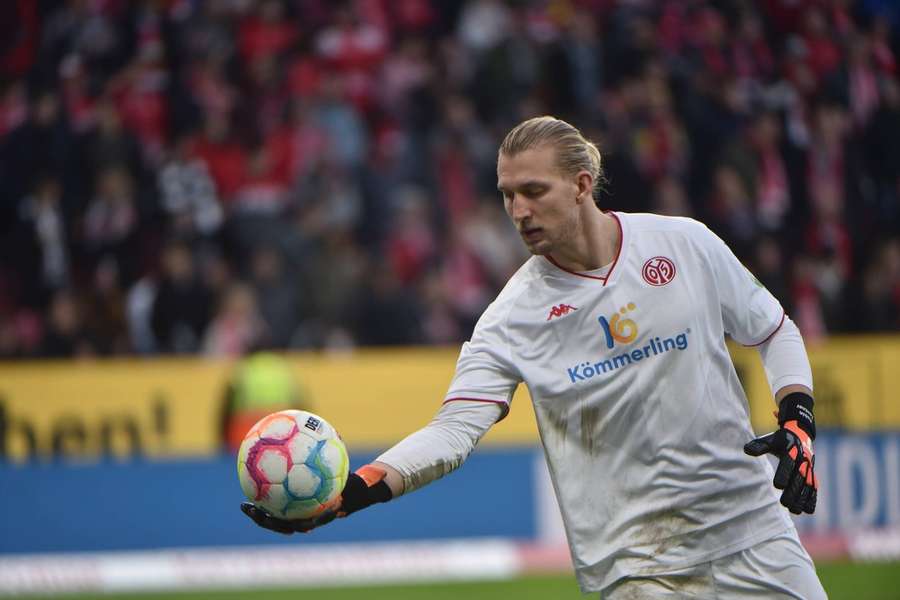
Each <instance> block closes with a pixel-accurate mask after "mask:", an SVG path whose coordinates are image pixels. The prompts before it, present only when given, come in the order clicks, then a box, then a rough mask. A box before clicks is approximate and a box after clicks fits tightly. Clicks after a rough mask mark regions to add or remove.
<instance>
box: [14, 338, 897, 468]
mask: <svg viewBox="0 0 900 600" xmlns="http://www.w3.org/2000/svg"><path fill="white" fill-rule="evenodd" d="M457 353H458V349H456V348H453V349H430V348H414V349H402V350H379V351H374V350H372V351H359V352H353V353H348V354H314V353H308V354H292V355H289V356H288V359H289V362H290V364H291V366H292V368H293V369H294V371H295V374H296V377H297V380H298V381H299V382H300V383H301V385H302V386H303V387H304V388H305V391H306V395H307V396H308V397H309V399H310V401H311V403H312V404H311V407H310V408H311V409H312V410H313V411H314V412H317V413H319V414H321V415H322V416H324V417H325V418H327V419H328V420H329V421H331V422H332V423H334V424H335V425H336V426H337V427H338V429H339V430H340V432H341V435H342V436H343V438H344V439H345V441H346V442H347V444H348V446H350V448H351V450H352V449H354V448H367V449H373V450H378V449H381V448H386V447H387V446H388V445H390V444H391V443H393V442H395V441H397V440H399V439H400V438H402V437H403V436H404V435H406V434H408V433H410V432H412V431H414V430H416V429H418V428H419V427H421V426H423V425H424V424H426V423H427V422H428V421H429V419H431V417H432V416H433V415H434V413H435V411H436V410H437V408H438V406H439V405H440V402H441V400H442V398H443V396H444V393H445V391H446V389H447V385H448V383H449V381H450V378H451V376H452V374H453V368H454V366H455V363H456V357H457ZM732 354H733V356H734V360H735V366H736V368H737V370H738V374H739V376H740V378H741V381H742V382H743V384H744V388H745V389H746V390H747V393H748V396H749V397H750V401H751V418H752V420H753V423H754V426H755V427H756V429H757V430H758V431H765V430H768V429H771V428H772V426H773V424H774V418H773V417H772V410H773V409H774V404H773V403H772V399H771V394H770V391H769V388H768V383H767V381H766V378H765V374H764V372H763V369H762V366H761V364H760V361H759V357H758V354H757V353H756V351H755V350H753V349H749V348H738V347H734V348H733V349H732ZM809 354H810V361H811V363H812V367H813V373H814V379H815V386H816V390H815V392H816V393H815V395H816V416H817V419H818V422H819V423H820V424H821V426H838V427H847V428H851V429H871V428H889V429H900V402H898V401H897V396H896V394H897V390H900V338H897V337H866V338H838V339H834V340H831V341H829V343H828V344H827V345H822V346H818V347H811V348H809ZM232 368H233V364H231V363H229V362H227V361H212V360H207V359H202V358H180V359H154V360H141V359H124V360H110V361H95V362H30V363H18V362H16V363H5V364H0V459H2V458H3V457H4V456H5V457H10V458H13V459H15V460H20V459H23V458H26V457H35V456H37V457H50V456H57V457H59V456H65V457H70V458H82V457H84V458H90V457H96V456H100V455H113V456H128V455H135V454H137V455H148V456H162V457H165V456H186V455H187V456H191V455H194V456H196V455H204V454H209V453H212V452H215V451H217V450H218V449H219V448H220V447H221V435H222V434H221V427H220V424H221V419H220V417H221V413H222V410H223V398H224V393H225V388H226V385H227V381H228V378H229V376H230V373H231V370H232ZM537 440H538V438H537V432H536V427H535V424H534V413H533V410H532V408H531V403H530V401H529V399H528V395H527V391H526V390H525V388H524V386H520V388H519V390H518V391H517V393H516V397H515V399H514V400H513V409H512V411H511V413H510V415H509V417H507V418H506V419H505V420H504V421H502V422H501V423H499V424H498V425H497V426H495V427H494V428H493V429H492V430H491V431H490V432H489V433H488V435H487V437H486V438H485V440H484V442H483V443H484V444H533V443H537Z"/></svg>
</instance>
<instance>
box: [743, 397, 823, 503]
mask: <svg viewBox="0 0 900 600" xmlns="http://www.w3.org/2000/svg"><path fill="white" fill-rule="evenodd" d="M812 408H813V399H812V398H810V397H809V396H808V395H806V394H804V393H801V392H794V393H791V394H788V395H787V396H785V397H784V398H782V399H781V402H780V403H779V410H778V425H779V427H780V429H778V431H774V432H772V433H770V434H768V435H764V436H762V437H759V438H756V439H755V440H751V441H750V442H747V444H745V445H744V452H746V453H747V454H749V455H750V456H762V455H763V454H774V455H775V456H777V457H778V468H777V469H776V470H775V479H774V481H773V483H774V485H775V487H776V488H778V489H779V490H783V491H782V493H781V503H782V504H783V505H784V506H786V507H787V508H788V510H790V511H791V512H792V513H794V514H798V515H799V514H800V513H803V512H806V513H809V514H812V513H813V512H814V511H815V510H816V496H817V495H818V489H819V480H818V479H817V478H816V475H815V472H814V467H815V464H816V459H815V454H814V453H813V445H812V441H813V440H814V439H815V438H816V423H815V419H814V418H813V412H812Z"/></svg>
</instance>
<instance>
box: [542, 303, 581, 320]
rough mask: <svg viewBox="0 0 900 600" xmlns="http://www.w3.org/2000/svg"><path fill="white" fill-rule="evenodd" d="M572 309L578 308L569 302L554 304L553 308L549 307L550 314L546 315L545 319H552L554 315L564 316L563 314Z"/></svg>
mask: <svg viewBox="0 0 900 600" xmlns="http://www.w3.org/2000/svg"><path fill="white" fill-rule="evenodd" d="M573 310H578V309H577V308H575V307H574V306H572V305H571V304H557V305H556V306H554V307H553V308H551V309H550V314H549V315H547V320H548V321H549V320H550V319H552V318H554V317H564V316H565V315H567V314H569V313H570V312H571V311H573Z"/></svg>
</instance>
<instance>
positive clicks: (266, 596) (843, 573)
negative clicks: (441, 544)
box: [32, 563, 900, 600]
mask: <svg viewBox="0 0 900 600" xmlns="http://www.w3.org/2000/svg"><path fill="white" fill-rule="evenodd" d="M818 571H819V576H820V578H821V579H822V584H823V585H824V586H825V590H826V591H827V592H828V597H829V598H830V599H831V600H851V599H852V600H898V599H900V563H870V564H847V563H833V564H823V565H819V566H818ZM97 597H98V596H96V595H67V596H65V598H66V600H76V599H77V600H87V599H88V598H97ZM584 597H585V596H582V595H581V593H580V592H579V591H578V587H577V585H576V584H575V579H574V577H572V576H571V575H554V576H543V577H525V578H521V579H516V580H513V581H491V582H473V583H441V584H436V583H430V584H422V585H395V586H382V587H375V588H371V587H370V588H360V587H357V588H325V589H310V588H304V589H292V590H265V591H263V590H249V591H234V592H224V591H216V592H194V593H171V594H122V595H103V596H100V598H102V599H103V600H289V599H297V598H315V600H359V599H360V598H365V600H414V599H415V600H419V599H427V600H458V599H459V598H464V599H465V600H500V599H507V598H509V599H515V600H576V599H580V598H584ZM32 599H33V600H34V597H32Z"/></svg>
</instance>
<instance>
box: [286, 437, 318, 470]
mask: <svg viewBox="0 0 900 600" xmlns="http://www.w3.org/2000/svg"><path fill="white" fill-rule="evenodd" d="M320 443H321V442H318V441H316V440H315V439H313V437H312V436H309V435H306V433H305V432H303V431H302V430H301V431H298V432H297V435H295V436H294V437H292V438H291V439H290V440H288V451H289V452H290V455H291V462H292V464H295V465H299V464H302V463H305V462H307V461H308V460H309V457H310V456H315V455H316V452H317V447H318V445H319V444H320Z"/></svg>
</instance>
